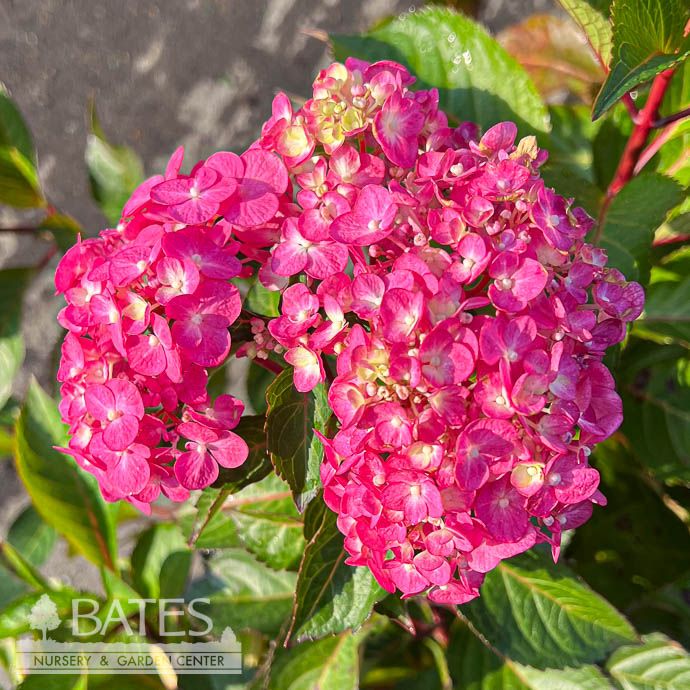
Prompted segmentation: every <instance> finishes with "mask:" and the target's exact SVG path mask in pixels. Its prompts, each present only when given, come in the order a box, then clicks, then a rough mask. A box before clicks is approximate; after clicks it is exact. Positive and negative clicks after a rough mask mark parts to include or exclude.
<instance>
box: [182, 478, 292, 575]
mask: <svg viewBox="0 0 690 690" xmlns="http://www.w3.org/2000/svg"><path fill="white" fill-rule="evenodd" d="M207 491H208V490H207ZM207 491H205V492H204V493H203V494H202V496H201V497H200V498H199V502H198V504H197V509H198V513H199V515H204V514H205V515H210V513H211V510H213V515H212V516H211V517H210V519H207V520H206V525H205V526H204V527H203V529H202V530H201V531H200V533H199V534H198V536H197V538H196V540H195V542H194V543H195V546H196V548H201V549H219V548H230V547H237V546H244V548H246V549H247V550H248V551H250V552H251V553H252V554H254V555H255V556H256V557H257V558H258V559H259V560H260V561H262V562H263V563H266V564H267V565H268V566H269V567H271V568H274V569H276V570H283V569H296V568H297V565H298V564H299V561H300V558H301V557H302V553H303V552H304V546H305V542H304V538H303V536H302V520H301V518H300V515H299V513H298V512H297V510H296V509H295V504H294V503H293V501H292V492H291V491H290V487H289V486H288V485H287V484H285V482H283V481H282V480H281V479H279V478H278V477H276V476H275V475H269V476H268V477H266V478H265V479H263V480H261V481H260V482H257V483H255V484H252V485H251V486H248V487H246V488H245V489H243V490H242V491H240V492H239V493H236V494H232V495H231V494H230V493H228V492H223V491H220V492H218V493H216V494H215V498H214V499H213V505H212V506H210V505H209V504H210V502H211V501H210V499H207V498H206V497H205V495H206V493H207ZM218 501H220V505H217V502H218Z"/></svg>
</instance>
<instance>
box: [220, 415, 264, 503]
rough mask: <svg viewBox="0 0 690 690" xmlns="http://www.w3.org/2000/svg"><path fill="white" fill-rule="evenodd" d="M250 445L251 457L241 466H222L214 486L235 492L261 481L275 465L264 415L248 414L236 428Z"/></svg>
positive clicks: (236, 431) (237, 432)
mask: <svg viewBox="0 0 690 690" xmlns="http://www.w3.org/2000/svg"><path fill="white" fill-rule="evenodd" d="M234 431H235V433H236V434H239V435H240V436H241V437H242V438H243V439H244V440H245V442H246V444H247V445H248V446H249V457H248V458H247V459H246V460H245V462H244V463H243V464H242V466H241V467H237V468H235V469H227V468H223V467H221V468H220V474H219V475H218V479H217V480H216V482H215V484H214V486H217V487H222V488H224V489H226V490H227V491H228V493H230V494H231V493H235V492H236V491H239V490H240V489H243V488H244V487H245V486H249V485H250V484H253V483H254V482H258V481H261V480H262V479H263V478H264V477H265V476H266V475H268V474H269V473H270V472H271V470H272V469H273V466H272V465H271V460H270V458H269V456H268V451H267V440H266V418H265V417H264V415H262V414H259V415H246V416H245V417H242V419H240V423H239V424H238V425H237V426H236V427H235V429H234Z"/></svg>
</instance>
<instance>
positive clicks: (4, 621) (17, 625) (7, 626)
mask: <svg viewBox="0 0 690 690" xmlns="http://www.w3.org/2000/svg"><path fill="white" fill-rule="evenodd" d="M43 595H44V592H33V593H32V594H27V595H25V596H23V597H21V598H20V599H17V600H16V601H13V602H12V603H11V604H10V605H9V606H7V607H6V608H5V609H4V610H3V611H2V612H0V639H3V638H6V637H13V638H17V637H19V636H20V635H23V634H24V633H28V632H29V631H30V630H31V624H30V623H29V614H30V613H31V609H32V608H33V607H34V605H35V604H36V602H37V601H38V600H39V599H40V598H41V597H42V596H43ZM49 596H50V598H51V599H52V601H53V603H54V604H55V606H56V607H57V610H58V616H59V617H60V618H61V619H63V620H66V619H69V617H70V615H71V612H72V599H73V598H74V597H75V596H78V595H77V594H76V593H75V592H74V591H72V590H65V591H54V592H50V594H49Z"/></svg>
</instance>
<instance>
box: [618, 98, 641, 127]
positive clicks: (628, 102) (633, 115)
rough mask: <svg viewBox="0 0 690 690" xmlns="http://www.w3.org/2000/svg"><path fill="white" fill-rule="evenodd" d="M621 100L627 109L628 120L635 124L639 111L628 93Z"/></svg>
mask: <svg viewBox="0 0 690 690" xmlns="http://www.w3.org/2000/svg"><path fill="white" fill-rule="evenodd" d="M621 100H622V101H623V105H624V106H625V107H626V108H627V109H628V113H629V114H630V119H631V120H632V121H633V122H637V118H638V117H640V111H639V110H638V109H637V106H636V105H635V101H633V99H632V96H631V95H630V94H629V93H626V94H625V95H624V96H623V98H622V99H621Z"/></svg>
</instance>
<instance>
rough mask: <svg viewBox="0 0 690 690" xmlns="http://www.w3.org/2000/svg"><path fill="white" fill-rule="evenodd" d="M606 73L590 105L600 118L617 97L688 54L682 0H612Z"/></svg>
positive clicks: (686, 13) (687, 11) (688, 10)
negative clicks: (610, 38) (609, 45)
mask: <svg viewBox="0 0 690 690" xmlns="http://www.w3.org/2000/svg"><path fill="white" fill-rule="evenodd" d="M611 14H612V20H613V46H612V59H611V64H610V69H611V71H610V73H609V76H608V78H607V79H606V81H605V82H604V85H603V86H602V87H601V91H600V92H599V95H598V96H597V98H596V101H595V102H594V107H593V109H592V116H593V117H594V119H597V118H599V117H601V115H602V114H603V113H605V112H606V111H607V110H608V109H609V108H610V107H611V106H612V105H613V104H614V103H615V102H616V101H617V100H618V99H619V98H621V96H623V95H624V94H625V93H627V92H628V91H630V90H632V89H634V88H635V87H637V86H639V85H640V84H642V83H644V82H646V81H648V80H650V79H652V78H653V77H655V76H656V75H657V74H659V73H661V72H663V71H664V70H667V69H669V68H670V67H673V66H674V65H676V64H678V63H679V62H682V61H683V60H685V59H686V58H687V57H688V55H690V37H684V36H683V31H684V28H685V23H686V22H687V21H688V16H689V15H690V8H689V7H688V5H687V3H686V2H684V0H663V2H659V0H614V2H613V4H612V7H611Z"/></svg>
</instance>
